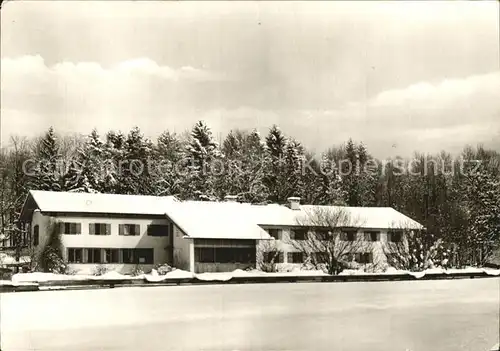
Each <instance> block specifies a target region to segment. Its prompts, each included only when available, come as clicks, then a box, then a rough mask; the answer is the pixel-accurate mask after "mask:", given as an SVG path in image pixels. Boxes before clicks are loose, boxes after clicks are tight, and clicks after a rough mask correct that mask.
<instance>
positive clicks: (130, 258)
mask: <svg viewBox="0 0 500 351" xmlns="http://www.w3.org/2000/svg"><path fill="white" fill-rule="evenodd" d="M121 250H122V262H123V263H134V249H121Z"/></svg>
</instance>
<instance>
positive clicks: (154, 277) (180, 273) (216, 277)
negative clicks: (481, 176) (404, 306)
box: [0, 267, 500, 284]
mask: <svg viewBox="0 0 500 351" xmlns="http://www.w3.org/2000/svg"><path fill="white" fill-rule="evenodd" d="M483 272H484V273H486V274H489V275H493V276H500V270H499V269H486V268H474V267H469V268H464V269H447V270H444V269H441V268H433V269H427V270H425V271H423V272H408V271H402V270H396V269H393V268H390V269H388V270H387V271H385V272H383V273H380V272H379V273H367V272H364V271H363V270H349V269H348V270H344V271H343V272H341V273H340V275H342V276H346V275H370V276H373V275H388V274H401V275H412V276H414V277H415V278H422V277H424V276H425V275H429V274H438V273H445V274H453V273H483ZM326 275H327V274H326V273H324V272H323V271H320V270H295V271H292V272H277V273H266V272H262V271H258V270H252V271H243V270H241V269H237V270H235V271H233V272H224V273H199V274H194V273H191V272H188V271H184V270H181V269H175V270H173V271H171V272H169V273H167V274H166V275H158V273H157V272H156V271H155V270H153V271H152V272H151V273H150V274H143V275H138V276H130V275H123V274H120V273H117V272H108V273H105V274H103V275H101V276H93V275H65V274H54V273H40V272H36V273H18V274H15V275H13V276H12V283H14V284H19V283H24V282H47V281H59V280H61V281H62V280H96V279H111V280H112V279H117V280H120V279H139V280H141V279H146V280H147V281H148V282H152V283H154V282H163V281H168V280H169V279H190V278H196V279H199V280H203V281H228V280H230V279H232V278H233V277H296V276H326ZM0 284H5V283H0Z"/></svg>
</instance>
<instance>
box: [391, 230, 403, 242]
mask: <svg viewBox="0 0 500 351" xmlns="http://www.w3.org/2000/svg"><path fill="white" fill-rule="evenodd" d="M389 241H391V242H393V243H400V242H401V241H403V231H402V230H397V231H392V232H389Z"/></svg>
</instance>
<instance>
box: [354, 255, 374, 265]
mask: <svg viewBox="0 0 500 351" xmlns="http://www.w3.org/2000/svg"><path fill="white" fill-rule="evenodd" d="M356 262H358V263H361V264H367V263H372V262H373V257H372V254H371V253H370V252H364V253H357V254H356Z"/></svg>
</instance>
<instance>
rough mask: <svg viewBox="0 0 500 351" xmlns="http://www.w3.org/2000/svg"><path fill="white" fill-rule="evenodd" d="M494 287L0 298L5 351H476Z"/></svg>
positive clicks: (283, 288) (494, 307)
mask: <svg viewBox="0 0 500 351" xmlns="http://www.w3.org/2000/svg"><path fill="white" fill-rule="evenodd" d="M499 296H500V280H499V279H496V278H493V279H473V280H444V281H405V282H380V283H333V284H325V283H301V284H300V283H298V284H252V285H225V286H224V285H211V286H171V287H149V288H115V289H99V290H74V291H43V292H32V293H30V292H26V293H11V294H2V296H1V299H0V303H1V311H2V316H1V331H2V335H1V337H2V338H1V342H2V348H1V349H2V350H9V351H16V350H37V351H47V350H54V351H56V350H57V351H67V350H74V351H76V350H89V351H91V350H134V351H136V350H151V351H153V350H154V351H156V350H157V351H163V350H339V351H340V350H342V351H359V350H371V351H407V350H413V351H430V350H436V351H437V350H440V351H458V350H463V351H466V350H467V351H469V350H470V351H477V350H479V351H482V350H485V351H486V350H489V348H490V347H492V346H493V345H494V344H496V343H498V341H499V340H498V335H499V328H500V327H499V308H500V306H499Z"/></svg>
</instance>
